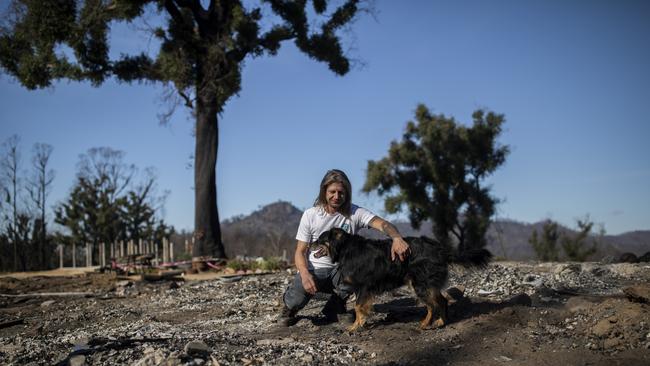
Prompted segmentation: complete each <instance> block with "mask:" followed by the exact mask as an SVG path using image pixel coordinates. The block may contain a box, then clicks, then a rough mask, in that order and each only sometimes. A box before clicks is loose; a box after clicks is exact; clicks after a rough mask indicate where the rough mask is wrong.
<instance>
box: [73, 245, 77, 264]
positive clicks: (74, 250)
mask: <svg viewBox="0 0 650 366" xmlns="http://www.w3.org/2000/svg"><path fill="white" fill-rule="evenodd" d="M72 268H77V243H75V242H72Z"/></svg>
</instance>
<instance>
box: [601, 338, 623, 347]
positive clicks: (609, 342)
mask: <svg viewBox="0 0 650 366" xmlns="http://www.w3.org/2000/svg"><path fill="white" fill-rule="evenodd" d="M620 345H621V340H620V339H618V338H608V339H605V341H604V342H603V348H605V349H611V348H616V347H618V346H620Z"/></svg>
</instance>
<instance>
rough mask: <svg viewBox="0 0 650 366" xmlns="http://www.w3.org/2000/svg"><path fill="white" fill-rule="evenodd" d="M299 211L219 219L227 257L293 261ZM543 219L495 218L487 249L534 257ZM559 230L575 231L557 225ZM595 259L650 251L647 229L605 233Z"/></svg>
mask: <svg viewBox="0 0 650 366" xmlns="http://www.w3.org/2000/svg"><path fill="white" fill-rule="evenodd" d="M301 216H302V211H301V210H300V209H298V208H297V207H295V206H293V205H292V204H291V203H289V202H286V201H278V202H274V203H271V204H268V205H266V206H263V207H261V208H260V209H259V210H257V211H255V212H253V213H251V214H250V215H247V216H244V215H240V216H237V217H233V218H230V219H228V220H225V221H224V222H222V224H221V225H222V226H221V228H222V234H223V240H224V245H225V247H226V253H227V254H228V256H230V257H234V256H236V255H246V256H282V254H283V253H285V255H286V257H287V259H289V260H290V261H293V253H294V250H295V246H296V240H295V236H296V231H297V230H298V224H299V222H300V217H301ZM544 223H545V222H544V221H541V222H537V223H534V224H529V223H523V222H517V221H513V220H497V221H495V222H494V223H492V225H491V226H490V229H489V230H488V234H487V239H488V249H489V250H490V251H491V252H492V253H493V254H494V255H495V256H496V257H500V258H505V259H511V260H526V259H534V258H535V253H534V252H533V249H532V247H531V246H530V244H529V243H528V239H529V238H530V236H531V235H532V233H533V230H537V231H538V232H541V230H542V227H543V226H544ZM395 225H396V226H397V227H398V229H399V230H400V232H401V233H402V235H404V236H420V235H427V236H431V232H432V230H431V223H430V222H425V223H423V224H422V227H421V228H420V229H419V230H415V229H413V228H412V227H411V225H410V224H409V223H406V222H395ZM560 230H561V231H563V232H567V233H575V232H574V231H573V230H571V229H569V228H566V227H563V226H560ZM360 234H361V235H364V236H366V237H371V238H383V237H385V236H384V235H383V234H382V233H380V232H377V231H376V230H371V229H370V230H369V229H364V230H362V231H361V233H360ZM602 243H603V245H601V247H600V248H599V252H598V254H597V255H596V258H595V259H600V258H602V257H605V256H614V257H618V256H620V255H621V254H622V253H625V252H631V253H634V254H636V255H637V256H638V255H641V254H643V253H645V252H648V251H650V230H644V231H632V232H627V233H623V234H620V235H605V236H604V237H603V238H602Z"/></svg>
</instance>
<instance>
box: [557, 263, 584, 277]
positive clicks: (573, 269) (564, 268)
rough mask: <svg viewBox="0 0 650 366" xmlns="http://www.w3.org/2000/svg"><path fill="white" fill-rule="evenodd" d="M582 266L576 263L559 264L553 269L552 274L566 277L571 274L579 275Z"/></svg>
mask: <svg viewBox="0 0 650 366" xmlns="http://www.w3.org/2000/svg"><path fill="white" fill-rule="evenodd" d="M581 270H582V266H581V265H580V264H578V263H566V264H560V265H558V266H556V267H555V269H554V270H553V273H554V274H556V275H568V274H572V273H580V271H581Z"/></svg>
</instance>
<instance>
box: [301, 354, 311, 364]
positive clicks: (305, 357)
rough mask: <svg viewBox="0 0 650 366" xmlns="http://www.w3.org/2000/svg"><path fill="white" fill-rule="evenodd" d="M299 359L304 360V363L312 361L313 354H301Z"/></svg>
mask: <svg viewBox="0 0 650 366" xmlns="http://www.w3.org/2000/svg"><path fill="white" fill-rule="evenodd" d="M301 360H302V361H304V362H306V363H312V362H313V361H314V356H312V355H304V356H302V358H301Z"/></svg>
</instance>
